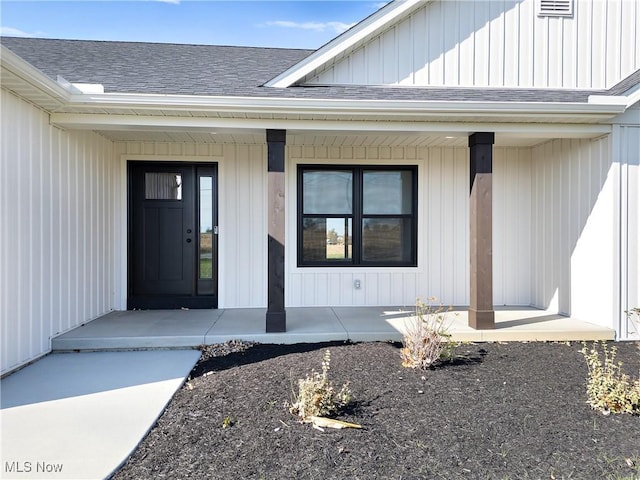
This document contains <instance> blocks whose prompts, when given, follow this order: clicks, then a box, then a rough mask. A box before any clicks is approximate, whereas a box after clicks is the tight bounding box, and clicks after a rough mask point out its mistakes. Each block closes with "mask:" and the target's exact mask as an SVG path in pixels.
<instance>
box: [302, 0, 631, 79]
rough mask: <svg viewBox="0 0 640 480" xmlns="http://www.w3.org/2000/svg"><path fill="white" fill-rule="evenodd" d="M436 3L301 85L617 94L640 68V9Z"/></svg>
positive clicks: (591, 1)
mask: <svg viewBox="0 0 640 480" xmlns="http://www.w3.org/2000/svg"><path fill="white" fill-rule="evenodd" d="M573 2H574V5H573V15H571V16H539V15H538V10H537V8H538V0H501V1H496V0H456V1H449V0H433V1H431V2H427V3H426V4H425V5H424V6H423V7H421V8H419V9H418V10H416V11H415V12H413V13H412V14H411V15H409V16H408V17H406V18H404V19H402V20H400V21H399V22H397V23H396V24H394V25H392V26H390V27H389V28H388V29H386V30H385V31H384V32H382V33H381V34H380V35H377V36H376V37H374V38H371V39H368V40H367V41H366V42H365V43H364V44H362V45H357V46H356V47H354V49H353V50H351V51H347V52H345V54H344V55H342V56H339V57H338V58H336V59H335V61H334V62H333V63H332V64H329V65H326V66H323V67H321V68H320V69H318V70H316V71H314V72H312V73H310V74H309V75H307V76H306V77H305V78H304V79H303V80H302V81H301V83H318V84H367V85H382V84H385V85H402V86H447V87H455V86H458V87H471V86H475V87H521V88H584V89H604V88H610V87H611V86H613V85H615V84H616V83H618V82H619V81H621V80H622V79H624V78H626V77H627V76H628V75H630V74H631V73H633V72H634V71H636V70H638V69H639V68H640V41H639V39H640V2H638V1H636V0H573Z"/></svg>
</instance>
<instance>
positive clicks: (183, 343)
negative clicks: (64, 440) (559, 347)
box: [52, 306, 615, 351]
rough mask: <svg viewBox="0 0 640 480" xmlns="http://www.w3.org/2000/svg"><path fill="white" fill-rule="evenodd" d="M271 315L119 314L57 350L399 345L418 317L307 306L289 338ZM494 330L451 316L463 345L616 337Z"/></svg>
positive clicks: (528, 312)
mask: <svg viewBox="0 0 640 480" xmlns="http://www.w3.org/2000/svg"><path fill="white" fill-rule="evenodd" d="M265 314H266V310H265V309H264V308H239V309H226V310H174V311H162V310H161V311H153V310H147V311H130V312H113V313H110V314H108V315H105V316H104V317H101V318H98V319H96V320H94V321H92V322H89V323H87V324H86V325H83V326H81V327H79V328H77V329H75V330H72V331H70V332H67V333H65V334H63V335H60V336H58V337H56V338H54V339H53V340H52V348H53V349H54V350H56V351H73V350H109V349H113V350H119V349H146V348H187V347H197V346H198V345H202V344H212V343H221V342H225V341H227V340H234V339H239V340H250V341H256V342H261V343H311V342H323V341H335V340H337V341H340V340H351V341H354V342H369V341H388V340H394V341H398V340H401V339H402V336H403V334H404V332H406V329H407V326H408V325H409V324H410V322H411V321H412V320H413V318H414V311H413V309H411V308H403V307H397V306H389V307H304V308H289V309H287V331H286V332H284V333H266V332H265ZM495 317H496V325H495V328H494V329H492V330H474V329H472V328H471V327H469V326H468V316H467V310H466V308H464V307H456V308H453V309H452V310H451V311H449V312H447V314H446V323H447V324H448V325H449V333H450V334H451V338H452V339H453V340H456V341H473V342H489V341H536V340H538V341H567V340H613V339H615V331H614V330H613V329H610V328H605V327H601V326H598V325H593V324H590V323H587V322H583V321H580V320H578V319H575V318H569V317H565V316H562V315H557V314H552V313H549V312H546V311H544V310H538V309H535V308H530V307H497V308H496V315H495Z"/></svg>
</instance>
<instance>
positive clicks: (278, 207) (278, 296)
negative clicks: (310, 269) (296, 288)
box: [266, 130, 287, 333]
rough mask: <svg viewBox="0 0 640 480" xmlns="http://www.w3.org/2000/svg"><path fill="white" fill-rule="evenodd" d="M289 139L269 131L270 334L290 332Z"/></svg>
mask: <svg viewBox="0 0 640 480" xmlns="http://www.w3.org/2000/svg"><path fill="white" fill-rule="evenodd" d="M286 135H287V131H286V130H267V176H268V180H267V182H268V199H267V211H268V212H267V222H268V227H267V242H268V246H267V248H268V262H267V263H268V273H267V276H268V280H267V288H268V300H267V317H266V331H267V333H271V332H285V331H286V330H287V314H286V311H285V309H284V277H285V269H284V253H285V250H284V248H285V217H284V206H285V197H284V186H285V178H284V164H285V158H284V152H285V144H286Z"/></svg>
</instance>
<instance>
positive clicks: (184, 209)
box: [127, 162, 217, 309]
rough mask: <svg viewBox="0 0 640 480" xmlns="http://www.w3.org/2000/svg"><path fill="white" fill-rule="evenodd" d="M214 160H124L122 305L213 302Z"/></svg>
mask: <svg viewBox="0 0 640 480" xmlns="http://www.w3.org/2000/svg"><path fill="white" fill-rule="evenodd" d="M215 173H216V170H215V165H203V164H184V163H149V162H130V163H129V291H128V300H127V308H129V309H134V308H148V309H172V308H183V307H184V308H216V307H217V295H216V294H217V282H216V277H217V275H216V270H217V258H216V257H217V255H216V252H217V236H216V235H215V233H216V232H215V229H216V228H217V227H216V223H217V222H216V175H215Z"/></svg>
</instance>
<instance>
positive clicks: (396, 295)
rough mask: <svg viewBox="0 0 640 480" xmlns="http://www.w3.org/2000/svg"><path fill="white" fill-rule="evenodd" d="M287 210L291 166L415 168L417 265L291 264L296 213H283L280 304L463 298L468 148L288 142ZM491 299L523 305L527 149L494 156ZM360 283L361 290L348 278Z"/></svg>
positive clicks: (526, 299) (526, 295)
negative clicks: (283, 283) (283, 284)
mask: <svg viewBox="0 0 640 480" xmlns="http://www.w3.org/2000/svg"><path fill="white" fill-rule="evenodd" d="M287 153H288V161H287V170H288V171H289V175H288V177H287V178H288V184H287V196H288V199H289V200H288V202H287V209H288V212H295V210H296V188H297V185H296V176H295V171H296V169H297V165H298V164H316V163H318V164H319V163H322V164H343V165H344V164H353V165H358V164H365V165H393V164H396V165H418V175H419V184H418V266H417V267H413V268H412V267H392V268H361V267H350V268H349V267H328V268H317V267H297V266H296V262H297V260H296V218H295V215H293V214H288V215H287V232H288V235H287V258H286V260H287V264H288V267H287V271H288V272H289V274H288V276H287V279H286V289H285V292H286V293H285V294H286V304H287V306H290V307H297V306H339V305H344V306H358V305H381V306H385V305H387V306H391V305H397V306H407V307H410V306H412V305H414V303H415V300H416V298H417V297H420V298H422V299H423V300H424V299H426V298H428V297H437V298H438V301H440V302H442V303H443V304H445V305H467V304H468V303H469V166H468V163H469V153H468V149H466V148H440V147H424V148H422V147H384V146H376V147H312V146H309V147H302V146H290V147H288V151H287ZM495 157H496V158H495V167H494V171H495V173H494V177H495V179H496V180H495V182H496V183H495V187H494V198H496V199H497V201H496V203H495V207H494V222H495V227H494V232H495V233H494V242H495V243H494V245H498V246H500V247H504V248H495V249H494V265H495V272H494V285H495V287H494V297H495V301H496V303H498V304H505V305H530V304H531V297H530V282H531V280H530V278H529V275H530V254H529V251H530V250H529V249H530V240H529V239H530V236H531V232H530V211H531V208H530V202H531V199H530V191H531V189H530V186H529V185H530V174H531V162H530V158H531V154H530V150H529V149H517V148H500V149H497V150H496V155H495ZM355 280H360V288H359V289H356V288H355V287H354V281H355Z"/></svg>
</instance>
